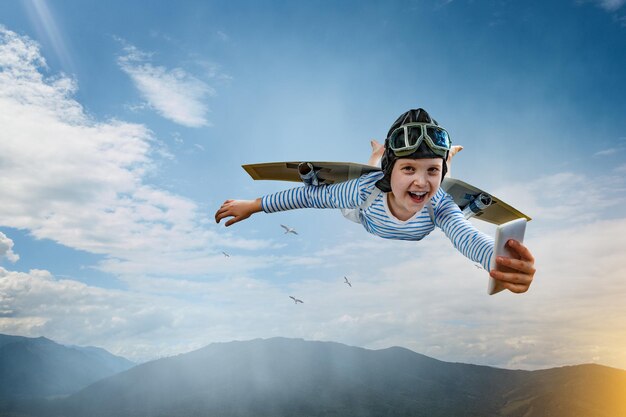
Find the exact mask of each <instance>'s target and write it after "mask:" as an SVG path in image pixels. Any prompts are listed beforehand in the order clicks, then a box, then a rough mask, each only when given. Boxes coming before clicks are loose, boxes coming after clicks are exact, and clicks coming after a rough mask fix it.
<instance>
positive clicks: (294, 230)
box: [280, 224, 298, 235]
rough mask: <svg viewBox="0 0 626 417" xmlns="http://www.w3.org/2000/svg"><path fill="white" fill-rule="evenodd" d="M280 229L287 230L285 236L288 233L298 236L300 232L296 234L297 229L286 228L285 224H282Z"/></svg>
mask: <svg viewBox="0 0 626 417" xmlns="http://www.w3.org/2000/svg"><path fill="white" fill-rule="evenodd" d="M280 227H282V228H283V229H285V234H287V233H293V234H294V235H297V234H298V232H296V229H294V228H293V227H289V226H285V225H284V224H281V225H280Z"/></svg>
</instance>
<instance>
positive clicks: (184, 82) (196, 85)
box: [118, 45, 215, 127]
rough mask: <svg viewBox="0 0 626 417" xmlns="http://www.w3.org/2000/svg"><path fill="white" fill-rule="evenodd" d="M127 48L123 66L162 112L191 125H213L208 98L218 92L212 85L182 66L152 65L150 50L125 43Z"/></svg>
mask: <svg viewBox="0 0 626 417" xmlns="http://www.w3.org/2000/svg"><path fill="white" fill-rule="evenodd" d="M124 52H125V55H123V56H121V57H119V58H118V64H119V65H120V68H122V70H123V71H124V72H126V73H127V74H128V75H129V76H130V77H131V79H132V80H133V82H134V84H135V86H136V87H137V89H138V90H139V92H140V93H141V95H142V96H143V98H144V99H145V100H146V101H147V102H148V103H149V105H150V106H151V107H153V108H154V109H155V110H156V111H157V112H158V113H159V114H161V116H163V117H165V118H166V119H169V120H172V121H173V122H175V123H178V124H181V125H183V126H188V127H202V126H208V125H210V123H209V121H208V119H207V113H208V112H209V108H208V106H207V104H206V103H205V100H206V98H207V97H210V96H213V95H215V90H214V89H213V87H211V86H210V85H208V84H207V83H205V82H203V81H201V80H200V79H198V78H196V77H194V76H193V75H191V74H190V73H188V72H187V71H185V70H184V69H182V68H173V69H168V68H165V67H163V66H155V65H153V64H152V63H151V62H150V59H151V55H150V54H148V53H145V52H143V51H141V50H139V49H137V48H136V47H134V46H132V45H127V46H125V47H124Z"/></svg>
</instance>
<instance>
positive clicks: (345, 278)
mask: <svg viewBox="0 0 626 417" xmlns="http://www.w3.org/2000/svg"><path fill="white" fill-rule="evenodd" d="M343 279H344V280H345V281H344V282H345V283H346V284H348V285H349V286H351V287H352V284H350V281H348V277H345V276H344V277H343Z"/></svg>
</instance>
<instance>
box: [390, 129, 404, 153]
mask: <svg viewBox="0 0 626 417" xmlns="http://www.w3.org/2000/svg"><path fill="white" fill-rule="evenodd" d="M404 139H405V138H404V128H400V129H396V130H395V131H394V132H393V133H392V134H391V136H390V137H389V146H390V147H391V149H392V150H396V149H404V148H406V147H407V143H406V142H405V140H404Z"/></svg>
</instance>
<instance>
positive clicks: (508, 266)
mask: <svg viewBox="0 0 626 417" xmlns="http://www.w3.org/2000/svg"><path fill="white" fill-rule="evenodd" d="M506 246H507V248H509V249H510V250H511V251H512V252H513V255H514V257H513V258H508V257H506V256H498V257H497V258H496V264H497V265H498V267H499V268H500V269H502V270H496V269H492V270H491V271H489V275H491V277H492V278H493V279H497V280H498V281H500V282H501V283H502V286H503V287H504V288H506V289H508V290H509V291H511V292H514V293H523V292H526V291H528V287H530V284H531V283H532V282H533V278H534V276H535V271H536V270H535V258H534V257H533V255H532V253H530V250H528V248H527V247H526V246H524V245H523V244H522V243H520V242H518V241H517V240H514V239H511V240H509V241H508V242H507V243H506Z"/></svg>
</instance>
